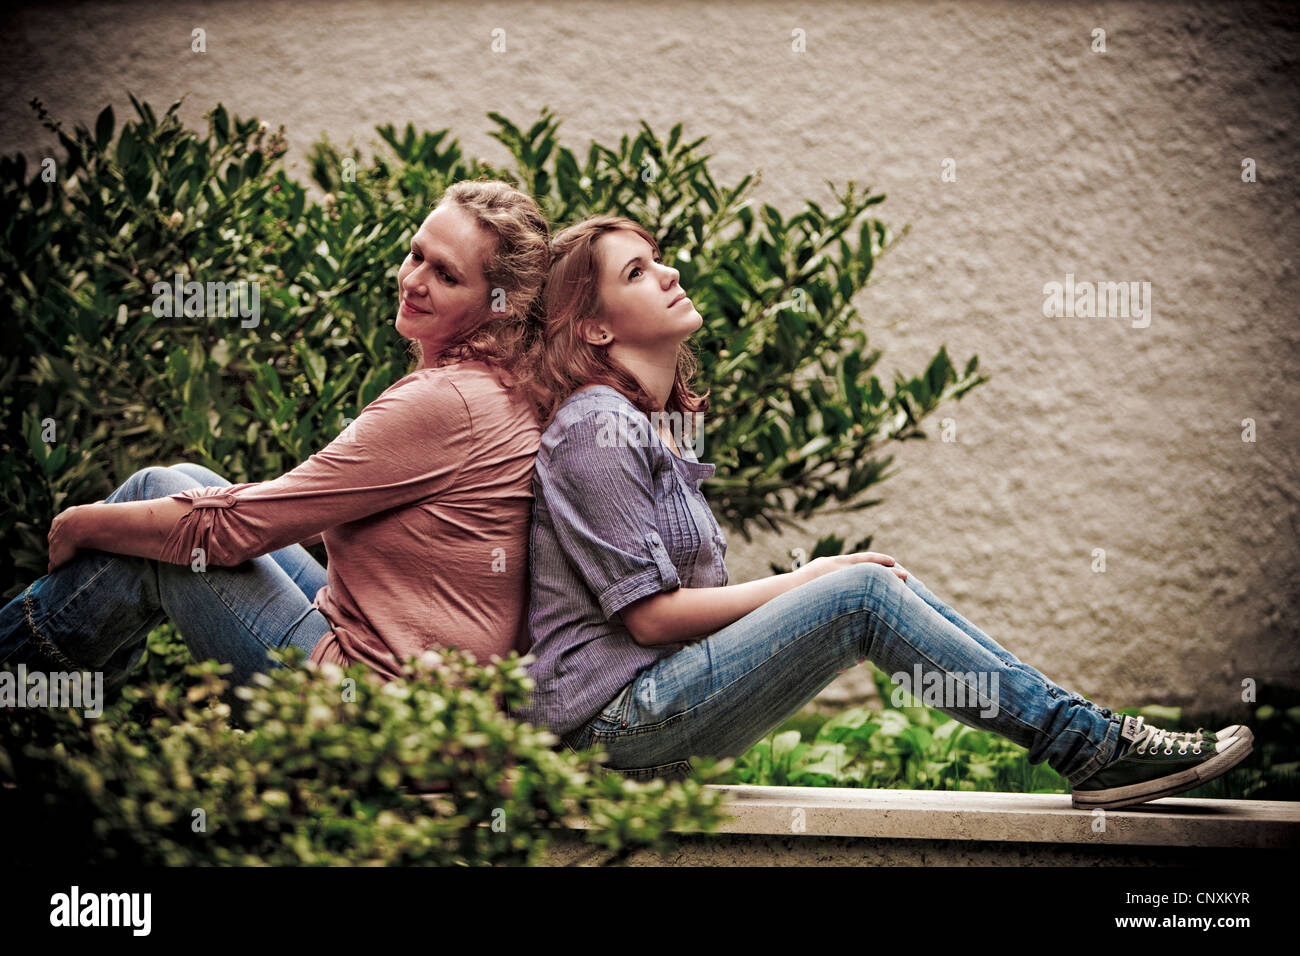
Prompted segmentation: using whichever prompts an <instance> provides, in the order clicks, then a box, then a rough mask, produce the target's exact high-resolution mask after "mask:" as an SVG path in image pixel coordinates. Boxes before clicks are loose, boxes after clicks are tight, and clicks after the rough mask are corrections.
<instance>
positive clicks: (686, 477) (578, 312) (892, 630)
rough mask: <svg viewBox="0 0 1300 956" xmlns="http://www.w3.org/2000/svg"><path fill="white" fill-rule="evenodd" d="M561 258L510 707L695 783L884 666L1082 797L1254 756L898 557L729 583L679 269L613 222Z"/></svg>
mask: <svg viewBox="0 0 1300 956" xmlns="http://www.w3.org/2000/svg"><path fill="white" fill-rule="evenodd" d="M552 253H553V257H552V265H551V272H550V277H549V278H548V280H547V286H546V291H545V293H544V303H545V309H546V323H547V329H546V337H547V342H546V348H545V352H544V368H545V369H546V371H547V376H548V379H549V380H550V382H551V384H552V386H553V388H554V390H555V392H556V395H557V401H556V402H555V403H553V404H554V405H555V407H553V409H551V410H550V412H549V415H548V420H549V425H548V427H546V430H545V432H544V433H543V435H542V440H541V450H540V453H539V455H538V459H537V470H536V475H535V477H534V493H535V501H534V514H533V527H532V541H531V559H532V564H531V579H532V593H531V598H530V609H529V625H530V629H531V634H532V642H533V643H532V652H533V654H534V655H536V662H535V663H534V664H533V665H532V667H531V674H532V676H533V678H534V680H535V681H536V689H535V692H534V694H533V698H532V701H531V703H530V705H529V706H528V707H527V708H524V709H523V710H521V711H519V712H518V713H517V714H516V716H519V717H522V718H524V719H528V720H530V721H532V722H533V723H538V724H542V725H545V726H547V727H549V728H550V729H551V730H552V731H553V732H554V733H556V734H558V735H560V736H561V739H562V740H563V741H564V743H565V744H566V745H568V746H570V747H572V748H574V749H584V748H587V747H591V746H593V745H598V746H600V747H601V748H602V749H603V750H605V751H606V753H607V754H608V766H609V767H611V768H613V769H616V770H620V771H622V772H624V773H626V774H628V775H629V776H632V777H640V778H646V777H652V776H679V775H682V774H684V773H687V772H689V770H690V762H689V758H690V757H691V756H692V755H697V756H702V755H707V756H714V757H723V756H735V755H739V754H741V753H743V752H744V751H745V750H746V749H747V748H748V747H750V746H751V745H752V744H753V743H755V742H756V741H757V740H759V739H760V738H762V737H763V736H764V735H765V734H767V733H769V732H770V731H771V730H772V729H773V728H774V727H776V726H778V725H779V724H780V723H781V722H782V721H784V720H785V719H786V718H788V717H789V716H790V715H791V714H793V713H795V712H796V711H798V710H799V709H800V708H801V707H802V706H803V705H804V704H805V703H807V702H808V701H809V700H810V699H812V698H813V697H814V696H815V695H816V694H817V693H818V692H819V691H820V690H821V689H822V688H823V687H825V686H826V685H827V684H828V683H829V682H830V681H831V680H833V679H834V678H835V676H836V675H837V674H839V673H841V672H842V671H844V670H845V669H846V668H849V667H851V666H853V665H854V664H855V663H861V662H862V661H863V660H870V661H872V662H874V663H875V664H876V665H877V666H879V667H880V668H882V669H883V670H884V671H885V672H886V673H888V674H898V673H900V672H901V673H903V674H906V675H908V676H909V678H911V679H916V677H915V675H921V676H920V681H921V683H922V685H923V686H934V681H935V680H942V684H940V685H939V686H942V687H944V688H945V689H946V691H947V693H948V695H949V696H948V697H946V698H945V700H944V705H943V706H942V707H941V708H940V709H942V710H943V711H944V712H945V713H947V714H949V715H951V716H952V717H954V718H956V719H957V720H960V721H961V722H962V723H965V724H968V725H970V726H972V727H978V728H982V729H985V730H992V731H996V732H997V733H999V734H1001V735H1003V736H1005V737H1007V738H1009V739H1011V740H1014V741H1015V742H1016V743H1018V744H1020V745H1021V746H1023V747H1026V748H1028V750H1029V760H1030V762H1031V763H1039V762H1041V761H1044V760H1045V761H1047V762H1048V764H1049V765H1050V766H1051V767H1052V768H1053V769H1054V770H1056V771H1057V772H1058V773H1060V774H1061V775H1062V776H1064V777H1065V778H1066V779H1067V780H1068V781H1069V782H1070V785H1071V787H1072V789H1073V800H1074V804H1075V806H1081V807H1082V806H1087V807H1119V806H1127V805H1129V804H1133V803H1141V802H1143V801H1146V800H1152V799H1155V798H1156V797H1162V796H1167V795H1169V794H1173V793H1179V792H1181V791H1184V790H1187V789H1189V788H1191V787H1194V786H1196V785H1198V784H1200V783H1203V782H1204V781H1206V780H1209V779H1211V778H1213V777H1216V776H1218V775H1219V774H1222V773H1223V772H1225V771H1226V770H1228V769H1229V768H1231V767H1232V766H1234V765H1236V764H1237V763H1239V762H1240V761H1241V760H1242V759H1243V758H1244V757H1245V756H1246V755H1247V754H1248V753H1250V751H1251V746H1252V739H1253V738H1252V735H1251V733H1250V731H1249V730H1248V729H1246V728H1244V727H1238V726H1233V727H1228V728H1224V729H1223V730H1222V731H1219V732H1218V733H1217V734H1215V733H1206V732H1203V731H1200V730H1198V731H1196V732H1195V733H1171V732H1168V731H1165V730H1161V729H1158V728H1155V727H1151V726H1147V725H1145V723H1144V721H1143V719H1142V718H1140V717H1139V718H1133V717H1120V716H1119V715H1116V714H1113V713H1111V711H1110V710H1108V709H1106V708H1103V707H1098V706H1097V705H1095V704H1093V703H1091V702H1089V701H1087V700H1085V699H1084V698H1083V697H1081V696H1079V695H1078V694H1074V693H1070V692H1069V691H1067V690H1065V689H1064V688H1062V687H1060V686H1058V685H1057V684H1055V683H1053V682H1052V681H1051V680H1049V679H1048V678H1047V677H1045V676H1044V675H1043V674H1041V673H1040V672H1039V671H1037V670H1035V669H1034V668H1032V667H1030V666H1028V665H1027V664H1024V663H1022V662H1020V661H1019V660H1017V659H1016V658H1015V657H1014V656H1013V655H1012V654H1011V653H1010V652H1008V651H1006V650H1005V649H1003V648H1002V647H1001V646H1000V645H999V644H998V643H997V642H996V641H994V640H993V639H992V638H991V637H989V636H988V635H987V634H985V633H984V632H983V631H981V630H980V629H979V628H977V627H975V625H973V624H971V623H970V622H969V621H967V620H966V619H965V618H963V617H961V616H960V615H959V614H957V613H956V612H955V611H953V610H952V609H951V608H950V607H948V606H947V605H946V604H944V603H943V602H942V601H940V600H939V599H938V598H937V597H935V595H934V594H933V593H931V591H930V590H929V589H928V588H926V587H925V585H923V584H922V583H921V582H920V581H918V580H917V579H916V576H915V575H912V574H909V573H907V572H906V571H905V570H904V569H902V568H901V567H899V566H898V565H897V563H896V562H895V561H894V559H893V558H891V557H889V556H888V555H884V554H877V553H875V552H864V553H860V554H850V555H843V556H839V557H831V558H818V559H816V560H814V561H812V562H810V563H808V564H806V565H804V566H802V567H800V568H799V569H798V570H795V571H792V572H789V573H786V574H778V575H774V576H772V577H768V578H764V579H761V580H757V581H750V582H747V583H744V584H733V585H728V584H727V570H726V566H725V564H724V556H725V552H726V540H725V538H724V537H723V535H722V533H721V530H720V529H719V527H718V524H717V522H716V521H715V520H714V517H713V514H712V512H711V511H710V509H709V507H708V504H707V503H706V501H705V499H704V496H703V495H702V494H701V493H700V490H699V486H700V482H701V481H702V480H703V479H705V478H708V477H709V476H710V475H712V474H713V470H714V466H713V465H712V464H707V463H702V462H700V461H698V459H697V458H696V456H695V455H694V454H692V453H691V451H690V449H689V447H679V446H678V444H677V442H676V441H675V439H676V437H677V435H680V434H681V430H680V429H678V428H674V427H669V426H667V425H665V424H664V422H665V420H667V421H669V422H682V421H683V420H685V419H684V416H690V415H692V414H693V413H696V412H701V411H703V410H704V408H705V399H704V398H702V397H701V396H699V395H696V394H695V393H694V392H693V391H691V389H690V387H689V384H688V383H689V380H690V376H691V374H692V372H693V368H694V366H693V362H692V360H691V353H690V352H689V350H688V349H687V348H686V346H685V342H686V340H687V339H688V338H689V337H690V335H691V334H692V333H693V332H695V331H696V330H697V329H698V328H700V326H701V324H702V320H701V317H700V314H699V313H698V312H697V311H696V310H695V307H694V305H693V304H692V303H691V300H690V299H689V298H688V297H687V296H686V294H685V291H684V290H683V289H682V288H681V286H680V285H679V284H678V272H677V270H676V269H673V268H672V267H671V266H668V265H666V264H665V263H664V262H663V260H662V259H661V257H660V254H659V249H658V246H657V245H656V243H655V241H654V239H653V238H652V237H651V236H650V234H649V233H648V232H646V230H645V229H643V228H642V227H641V226H639V225H637V224H636V223H634V222H632V221H630V220H628V219H624V218H618V217H598V218H595V219H590V220H587V221H585V222H582V223H579V224H578V225H575V226H572V227H570V228H568V229H565V230H564V231H562V232H561V233H559V234H558V235H557V236H556V237H555V239H554V241H553V243H552ZM723 413H724V414H725V410H724V412H723ZM674 432H676V433H677V435H675V434H674ZM912 690H913V692H914V696H917V697H921V696H922V692H923V691H922V687H914V688H912Z"/></svg>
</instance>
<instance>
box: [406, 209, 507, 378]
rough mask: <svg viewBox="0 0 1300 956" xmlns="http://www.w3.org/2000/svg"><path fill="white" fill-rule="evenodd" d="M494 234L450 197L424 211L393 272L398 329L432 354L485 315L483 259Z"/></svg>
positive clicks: (485, 281)
mask: <svg viewBox="0 0 1300 956" xmlns="http://www.w3.org/2000/svg"><path fill="white" fill-rule="evenodd" d="M493 242H494V240H493V237H492V235H491V234H490V233H488V232H487V231H486V230H485V229H483V228H482V227H481V226H479V224H478V223H477V222H476V221H475V220H474V217H473V216H472V215H471V214H470V213H469V212H467V211H466V210H464V209H462V208H461V207H460V206H459V205H458V204H456V203H454V202H451V203H447V204H446V205H444V206H439V207H438V208H437V209H435V210H434V211H433V212H431V213H429V215H428V218H426V219H425V220H424V223H423V224H422V225H421V226H420V228H419V231H417V232H416V234H415V237H414V238H413V239H412V240H411V251H410V252H409V253H408V254H407V256H406V259H405V260H403V262H402V267H401V269H399V270H398V272H397V287H398V293H399V295H400V302H399V305H398V308H397V332H398V334H399V335H402V336H405V337H406V338H408V339H419V340H420V342H421V344H422V345H423V347H424V354H425V355H426V356H429V357H432V356H435V355H437V354H439V353H440V352H441V351H442V349H443V347H444V346H445V345H446V344H447V343H449V342H453V341H455V340H456V339H457V338H458V337H459V336H460V335H462V334H463V333H464V332H466V331H468V330H469V329H472V328H475V327H476V326H478V325H481V324H482V323H483V322H484V321H486V320H487V319H488V318H489V317H490V312H489V302H488V300H489V295H488V287H487V279H485V278H484V277H483V266H482V264H483V263H485V262H487V260H488V256H489V255H491V253H492V246H493Z"/></svg>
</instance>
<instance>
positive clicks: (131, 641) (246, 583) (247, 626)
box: [0, 464, 330, 695]
mask: <svg viewBox="0 0 1300 956" xmlns="http://www.w3.org/2000/svg"><path fill="white" fill-rule="evenodd" d="M228 484H230V482H228V481H226V480H225V479H224V478H222V477H221V476H219V475H217V474H215V473H214V472H212V471H209V470H208V469H206V468H203V467H201V466H199V465H191V464H179V465H173V466H171V467H170V468H163V467H160V466H154V467H150V468H144V469H142V470H140V471H137V472H136V473H135V474H133V475H131V477H130V478H128V479H127V480H126V481H125V482H123V483H122V484H121V485H120V486H119V487H118V488H117V489H116V490H115V491H114V492H113V493H112V494H111V495H109V496H108V498H107V499H105V500H106V501H108V502H110V503H113V502H119V501H143V500H145V499H149V498H163V497H166V496H167V495H170V494H173V493H174V492H177V491H184V490H185V489H187V488H202V487H207V486H210V485H228ZM325 581H326V573H325V569H324V568H323V567H321V565H320V563H319V562H318V561H317V560H316V559H315V558H313V557H312V556H311V554H310V553H309V552H308V551H307V549H306V548H304V547H302V545H297V544H295V545H290V546H289V547H286V548H282V549H280V550H279V551H275V552H272V553H270V554H266V555H262V556H261V557H258V558H254V559H252V560H250V561H245V562H244V563H242V564H240V565H238V566H236V567H216V566H209V567H208V568H207V569H206V570H204V571H202V572H199V571H195V570H191V569H190V566H189V565H182V564H170V563H166V562H161V561H156V560H153V559H150V558H140V557H133V556H130V555H122V554H110V553H108V552H105V551H96V550H81V551H78V552H77V553H76V555H74V556H73V558H72V560H71V561H69V562H67V563H66V564H64V565H61V566H60V567H58V568H56V569H55V570H54V572H53V573H51V574H46V575H44V576H43V577H41V578H38V579H37V580H36V581H35V582H34V583H33V584H32V585H31V586H30V587H28V588H27V590H26V591H24V592H23V593H22V594H19V595H18V596H17V597H15V598H14V599H13V600H12V601H10V602H9V603H8V604H7V605H5V607H4V609H3V610H0V664H12V665H16V664H18V663H25V664H26V665H27V666H28V668H29V669H35V670H42V671H92V672H94V671H102V672H103V675H104V688H105V691H106V693H107V694H109V695H112V694H113V693H114V692H115V691H116V690H117V689H119V688H120V687H121V686H122V685H123V684H124V683H126V680H127V678H128V676H129V674H130V672H131V669H132V668H133V667H134V666H135V665H136V663H137V662H138V661H139V660H140V658H141V656H143V654H144V650H145V641H146V639H147V638H148V636H149V633H150V632H151V631H152V630H153V629H154V628H156V627H157V626H158V625H160V624H161V623H162V622H163V621H164V620H165V619H167V618H170V619H171V621H172V623H173V624H175V625H176V629H177V630H178V631H179V632H180V634H181V636H182V637H183V638H184V640H185V643H186V645H187V646H188V647H189V649H190V652H191V653H192V654H193V656H194V657H195V659H196V660H207V659H209V658H215V659H216V660H218V661H220V662H221V663H223V664H231V665H233V670H232V672H231V673H230V674H229V675H227V680H229V681H230V683H231V686H232V687H233V686H236V685H239V684H243V683H246V682H247V681H248V679H249V678H251V677H252V676H253V674H255V673H257V672H259V671H268V670H270V669H271V667H272V666H273V662H272V661H271V660H270V659H269V658H268V657H267V656H266V652H267V651H268V650H272V649H275V650H283V649H285V648H287V647H289V646H293V647H299V648H301V649H302V650H303V651H304V652H306V653H307V654H310V653H311V651H312V649H313V648H314V647H315V646H316V642H317V641H319V640H320V639H321V638H322V637H323V636H324V635H325V634H326V633H328V632H329V629H330V625H329V622H328V621H327V620H326V618H325V616H324V615H323V614H321V612H320V611H318V610H317V609H316V608H315V607H314V606H313V604H312V602H313V600H314V599H315V597H316V593H317V591H319V590H320V589H321V588H322V587H324V586H325ZM274 666H282V665H279V664H278V663H277V664H274Z"/></svg>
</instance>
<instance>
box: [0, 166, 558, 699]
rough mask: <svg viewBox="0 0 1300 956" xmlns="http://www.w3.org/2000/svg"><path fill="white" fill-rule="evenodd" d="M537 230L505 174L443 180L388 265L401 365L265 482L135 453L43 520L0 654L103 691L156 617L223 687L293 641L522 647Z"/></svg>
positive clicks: (540, 253) (375, 659)
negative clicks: (225, 668) (39, 546)
mask: <svg viewBox="0 0 1300 956" xmlns="http://www.w3.org/2000/svg"><path fill="white" fill-rule="evenodd" d="M548 241H549V229H548V226H547V223H546V220H545V218H544V216H543V215H542V214H541V212H540V210H539V209H538V207H537V204H536V203H535V202H534V201H533V199H532V198H531V197H529V196H528V195H526V194H524V193H522V192H520V191H519V190H517V189H515V188H514V187H512V186H510V185H509V184H507V183H503V182H492V181H480V182H461V183H456V184H454V185H453V186H451V187H450V188H449V189H448V190H447V191H446V193H445V194H444V195H443V196H442V198H441V200H440V201H439V202H438V204H437V206H436V207H435V208H434V210H433V211H432V212H431V213H430V214H429V215H428V217H427V218H426V219H425V220H424V222H423V223H422V224H421V225H420V227H419V230H418V231H417V232H416V233H415V236H414V238H413V239H412V241H411V250H410V253H409V254H408V255H407V256H406V258H405V260H404V261H403V263H402V265H401V268H400V270H399V272H398V274H397V292H398V296H399V300H400V301H399V303H398V307H397V311H396V327H397V331H398V332H399V333H401V334H402V335H403V336H405V337H406V338H407V339H409V340H411V344H412V349H413V352H414V355H415V357H416V365H417V367H416V368H415V370H414V371H412V372H411V373H410V374H408V375H406V376H405V377H403V378H402V379H400V380H399V381H397V382H395V383H394V384H393V385H392V386H390V387H389V388H388V389H387V390H386V391H385V392H384V393H383V394H381V395H380V396H379V397H378V398H376V399H375V400H374V401H373V402H371V403H370V404H369V405H367V406H366V408H365V409H364V410H363V411H362V412H361V414H360V415H359V416H358V417H357V419H356V420H355V421H354V422H352V423H351V424H350V425H348V427H347V428H345V429H344V430H343V432H342V433H341V434H339V435H338V437H337V438H335V439H334V440H333V441H332V442H330V443H329V445H327V446H326V447H325V448H324V449H322V450H321V451H319V452H317V453H316V454H314V455H311V456H310V457H309V458H308V459H307V460H306V461H304V462H302V463H301V464H300V465H298V466H297V467H296V468H294V469H293V470H291V471H289V472H287V473H286V474H284V475H281V476H280V477H278V478H274V479H272V480H269V481H262V482H248V483H243V484H235V485H232V484H230V483H228V482H227V481H225V480H224V479H222V478H221V477H220V476H218V475H216V474H214V473H213V472H211V471H208V470H207V469H205V468H201V467H199V466H196V465H186V464H182V465H175V466H172V467H170V468H164V467H149V468H145V469H143V470H141V471H138V472H136V473H135V474H133V475H131V477H130V478H128V479H127V480H126V481H125V482H124V483H123V484H122V485H121V486H120V487H118V488H117V489H116V490H115V491H114V492H113V493H112V494H111V495H109V497H108V499H107V500H106V501H105V502H103V503H99V504H92V505H83V506H79V507H75V508H71V509H68V510H67V511H65V512H63V513H62V514H60V515H58V516H57V517H56V518H55V520H54V524H53V527H52V528H51V531H50V564H49V573H48V574H46V575H45V576H44V577H42V578H40V579H39V580H37V581H36V582H34V583H33V584H32V585H31V586H30V587H28V588H27V589H26V590H25V591H24V592H23V593H22V594H20V595H18V596H17V597H15V598H14V599H13V600H12V601H11V602H10V603H9V604H8V605H7V606H6V607H5V608H4V609H3V611H0V662H3V663H6V664H16V663H19V662H23V663H25V664H26V665H27V667H28V669H29V670H31V669H39V670H48V671H69V670H76V671H83V670H88V671H102V672H103V673H104V675H105V681H106V683H107V685H108V686H109V688H110V689H111V688H114V687H117V686H120V685H121V684H122V683H123V682H124V681H125V679H126V677H127V674H128V672H129V671H130V670H131V667H132V666H133V665H134V664H135V663H136V661H138V660H139V658H140V656H141V654H142V653H143V650H144V644H145V639H146V637H147V636H148V634H149V632H150V631H151V630H152V629H153V628H154V627H156V626H157V625H158V624H159V623H161V622H162V621H163V620H164V619H167V618H170V619H171V620H172V621H173V622H174V623H175V625H176V627H177V629H178V630H179V631H180V633H181V635H182V636H183V637H184V639H185V642H186V644H187V645H188V646H189V648H190V649H191V651H192V652H193V654H194V656H195V657H197V658H199V659H207V658H216V659H217V660H219V661H221V662H223V663H229V664H231V665H233V675H232V676H233V680H234V682H235V683H242V682H244V681H246V680H247V679H248V678H249V677H250V676H251V675H252V674H253V673H255V672H257V671H259V670H265V669H266V668H267V667H268V666H270V662H269V659H268V657H267V653H266V652H267V651H268V650H270V649H282V648H286V647H290V646H292V647H298V648H301V649H302V650H303V651H304V652H306V653H307V654H308V655H309V659H310V660H312V661H317V662H333V663H337V664H340V665H345V664H349V663H353V662H357V661H360V662H364V663H365V664H366V665H368V666H369V667H370V668H372V669H373V670H374V671H376V672H377V673H379V674H381V675H384V676H386V677H392V676H394V675H396V674H398V673H399V672H400V669H401V665H402V663H403V662H404V661H405V659H407V658H408V657H410V656H412V655H415V654H418V653H420V652H421V651H424V650H426V649H429V648H438V647H448V646H453V645H454V646H457V647H460V648H463V649H467V650H470V651H473V652H474V653H475V654H476V655H478V656H479V657H480V658H482V659H486V658H487V657H488V656H490V655H492V654H501V655H504V654H506V653H508V652H509V651H510V650H511V649H512V648H516V647H518V648H523V647H525V646H526V643H527V642H526V637H525V628H524V610H525V603H526V594H527V557H528V552H527V543H528V541H527V535H528V521H529V514H530V510H531V501H532V494H531V484H530V482H531V478H532V471H533V462H534V456H535V455H536V452H537V447H538V436H539V424H538V419H537V414H538V404H537V403H538V400H539V398H540V393H539V392H538V391H537V387H536V384H535V382H534V380H533V375H532V366H533V364H534V360H535V358H536V353H537V346H538V343H539V340H540V328H539V327H538V325H537V323H536V316H535V314H534V310H535V307H536V304H537V303H536V299H537V296H538V295H539V293H540V290H541V287H542V283H543V281H544V279H545V276H546V268H547V263H548V258H549V249H548ZM315 541H323V542H324V545H325V551H326V554H327V555H328V568H322V567H321V566H320V564H318V563H317V562H316V560H315V559H314V558H312V556H311V555H310V554H309V553H308V552H307V550H306V549H305V548H303V547H302V545H301V543H300V542H306V543H313V542H315Z"/></svg>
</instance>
